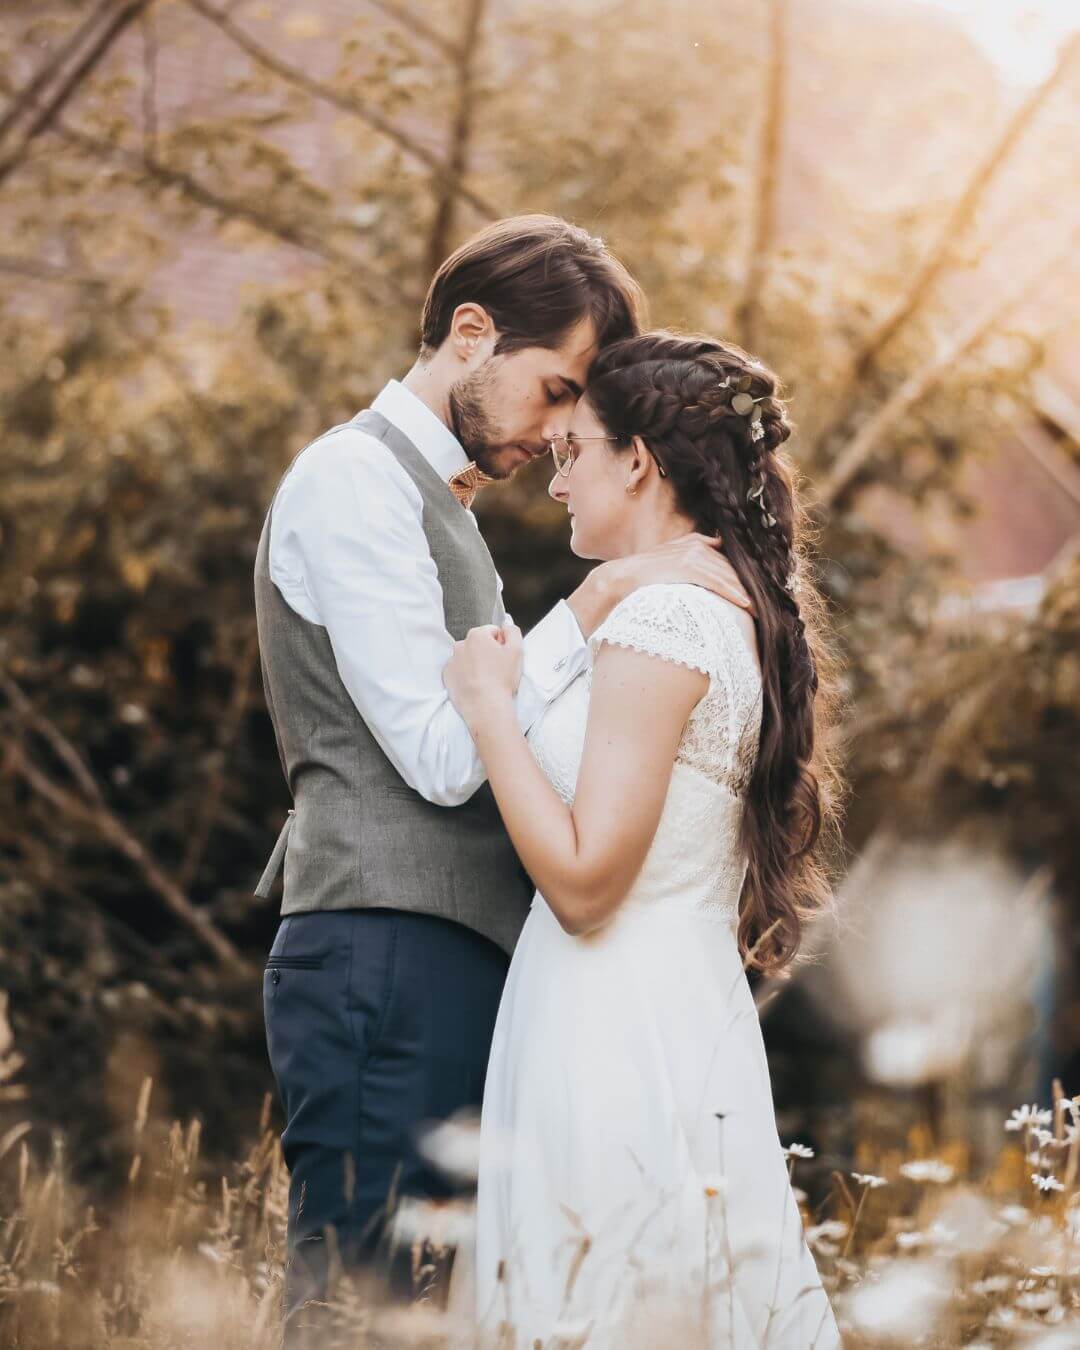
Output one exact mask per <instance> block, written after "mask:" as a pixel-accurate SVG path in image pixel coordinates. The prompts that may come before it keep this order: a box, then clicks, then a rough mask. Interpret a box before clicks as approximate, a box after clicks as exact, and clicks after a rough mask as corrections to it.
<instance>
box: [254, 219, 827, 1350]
mask: <svg viewBox="0 0 1080 1350" xmlns="http://www.w3.org/2000/svg"><path fill="white" fill-rule="evenodd" d="M640 310H641V305H640V293H639V290H638V287H637V286H636V284H635V282H634V281H633V279H632V278H631V277H630V275H629V274H628V273H627V271H626V269H625V268H624V267H623V266H622V265H621V264H620V263H619V262H618V260H617V259H616V258H614V257H613V256H612V255H611V254H610V253H609V252H608V251H607V250H606V249H605V247H604V246H603V244H602V243H601V242H600V241H599V240H597V239H595V238H593V237H591V236H589V235H588V234H587V233H586V232H584V231H583V230H580V229H578V228H576V227H574V226H572V225H569V224H568V223H566V222H565V221H562V220H559V219H557V218H554V217H550V216H522V217H515V218H511V219H508V220H504V221H499V222H497V223H496V224H494V225H492V226H490V227H488V228H487V229H485V230H483V231H481V232H480V233H479V234H478V235H476V236H475V237H473V238H472V239H470V240H469V241H467V242H466V243H465V244H464V245H463V246H462V247H461V248H459V249H458V250H457V252H455V253H454V254H453V255H452V256H451V257H450V258H448V259H447V260H446V262H445V263H444V264H443V265H442V267H441V268H440V269H439V271H438V273H437V274H436V276H435V278H434V280H433V281H432V283H431V287H430V290H429V292H428V296H427V300H426V302H425V306H424V312H423V319H422V341H421V346H420V351H419V355H418V358H417V360H416V363H415V365H414V366H413V367H412V369H411V370H410V371H409V372H408V373H407V374H406V375H405V376H404V378H403V379H402V380H401V381H400V382H398V381H395V380H392V381H391V382H390V383H389V384H387V386H386V387H385V388H384V389H383V390H382V392H381V393H380V394H379V396H378V397H377V398H376V400H375V402H374V403H373V404H372V406H371V407H370V408H369V409H366V410H365V411H363V412H360V413H359V414H357V416H356V417H354V418H353V419H352V420H351V421H350V422H347V423H345V424H344V425H342V426H338V427H335V428H333V429H331V430H330V431H327V432H326V433H324V434H323V435H321V436H320V437H319V438H318V439H317V440H315V441H314V442H312V443H311V444H310V445H308V446H307V447H305V448H304V449H303V450H302V451H301V452H300V454H299V455H298V456H297V457H296V458H295V459H294V461H293V462H292V465H291V466H290V468H289V469H288V471H287V472H286V474H285V476H284V478H283V479H282V481H281V483H280V485H279V487H278V489H277V492H276V494H275V496H274V499H273V502H272V504H271V506H270V510H269V512H268V514H267V517H266V523H265V526H264V529H263V533H262V537H261V540H260V543H259V549H258V555H257V560H256V567H255V598H256V610H257V616H258V630H259V642H260V649H261V655H262V667H263V679H264V685H265V691H266V698H267V704H268V706H269V710H270V714H271V717H272V719H273V723H274V728H275V733H276V736H277V741H278V747H279V750H280V754H281V759H282V763H283V766H284V769H285V773H286V776H287V778H288V782H289V787H290V790H291V792H292V797H293V803H294V809H293V811H292V812H290V814H289V817H288V819H287V821H286V824H285V827H284V829H283V831H282V834H281V837H280V839H279V841H278V845H277V847H276V848H275V850H274V854H273V856H272V857H271V859H270V862H269V863H268V865H267V869H266V872H265V874H264V876H263V879H262V882H261V883H260V886H259V893H260V894H266V893H267V891H268V889H269V886H270V885H271V884H272V882H273V881H274V879H275V877H276V875H277V873H278V870H279V869H280V868H281V867H282V864H283V867H284V894H283V900H282V905H281V914H282V921H281V924H280V927H279V929H278V932H277V935H276V937H275V940H274V943H273V947H272V950H271V953H270V956H269V958H268V961H267V966H266V971H265V975H264V985H263V1000H264V1010H265V1019H266V1031H267V1044H268V1049H269V1056H270V1062H271V1066H272V1069H273V1072H274V1076H275V1080H276V1083H277V1087H278V1090H279V1093H280V1097H281V1101H282V1106H283V1110H284V1114H285V1119H286V1128H285V1131H284V1134H283V1136H282V1143H283V1148H284V1155H285V1161H286V1163H287V1165H288V1168H289V1172H290V1200H289V1230H288V1247H289V1250H288V1260H287V1268H286V1285H285V1310H286V1340H287V1344H294V1345H299V1344H301V1343H302V1336H303V1332H302V1327H303V1325H304V1323H305V1320H306V1317H307V1315H308V1314H310V1311H311V1309H312V1308H313V1307H314V1306H315V1305H317V1304H318V1302H319V1300H321V1299H324V1298H325V1296H326V1290H327V1284H328V1280H329V1279H330V1272H331V1269H332V1268H333V1267H334V1265H335V1263H336V1262H338V1261H340V1263H341V1264H342V1265H343V1266H344V1267H345V1268H346V1269H353V1270H355V1269H360V1270H367V1271H369V1272H370V1271H372V1270H375V1269H381V1268H382V1265H383V1264H384V1263H383V1259H382V1258H383V1254H384V1253H385V1250H386V1246H387V1242H386V1237H387V1233H388V1232H389V1231H390V1229H391V1227H392V1223H393V1216H394V1210H395V1206H396V1205H397V1204H398V1202H400V1201H404V1200H405V1199H408V1198H411V1197H427V1198H436V1199H437V1198H439V1197H446V1196H449V1195H451V1194H452V1192H453V1184H452V1182H451V1180H449V1179H448V1178H447V1176H446V1175H445V1174H444V1173H443V1172H441V1171H440V1170H439V1169H438V1168H437V1167H436V1166H435V1165H434V1164H433V1163H432V1162H431V1161H430V1158H429V1155H428V1154H427V1153H426V1152H425V1150H424V1148H423V1146H422V1138H421V1132H422V1131H423V1130H424V1129H425V1128H427V1127H429V1126H430V1125H431V1124H432V1122H439V1121H445V1120H448V1119H449V1118H451V1117H452V1116H454V1115H455V1113H458V1112H460V1111H463V1110H467V1109H468V1108H470V1107H471V1108H474V1109H475V1108H477V1107H481V1108H482V1109H481V1129H480V1163H479V1177H478V1183H477V1208H476V1230H475V1239H474V1240H472V1239H471V1240H470V1242H469V1244H468V1249H467V1250H466V1249H463V1250H459V1252H458V1255H457V1259H456V1261H455V1264H454V1271H453V1287H452V1289H451V1302H452V1304H453V1305H454V1307H455V1308H456V1309H458V1310H462V1309H464V1311H465V1313H466V1320H467V1322H468V1325H469V1328H470V1336H471V1338H472V1341H474V1342H475V1343H476V1344H480V1345H484V1344H492V1345H495V1344H498V1345H501V1346H514V1345H517V1346H529V1347H531V1346H533V1345H534V1344H539V1345H548V1344H551V1345H556V1344H566V1343H573V1344H580V1345H584V1346H587V1347H590V1348H592V1347H624V1346H626V1347H628V1346H631V1345H641V1346H658V1345H680V1346H683V1345H684V1346H688V1347H689V1346H694V1345H700V1346H702V1347H709V1348H710V1350H712V1348H713V1347H725V1348H726V1350H744V1348H745V1350H758V1348H759V1347H765V1346H768V1347H772V1348H773V1350H808V1348H809V1347H811V1346H813V1347H816V1348H817V1350H826V1348H827V1347H834V1346H837V1345H839V1343H840V1342H839V1335H838V1332H837V1327H836V1323H835V1321H834V1318H833V1314H832V1311H831V1309H830V1307H829V1303H828V1299H827V1297H826V1295H825V1292H824V1290H823V1288H822V1285H821V1283H820V1280H819V1279H818V1275H817V1271H816V1269H815V1265H814V1261H813V1259H812V1257H811V1255H810V1252H809V1250H808V1248H807V1246H806V1244H805V1241H804V1239H803V1234H802V1223H801V1217H800V1214H799V1210H798V1206H797V1203H796V1200H795V1197H794V1195H793V1193H792V1189H791V1186H790V1183H789V1180H788V1171H787V1167H786V1165H785V1161H784V1153H783V1150H782V1147H781V1144H780V1140H779V1138H778V1136H777V1131H776V1123H775V1117H774V1112H773V1104H772V1096H771V1090H770V1082H769V1073H768V1065H767V1062H766V1058H765V1051H764V1046H763V1042H762V1036H761V1030H760V1026H759V1022H758V1017H757V1012H756V1009H755V1006H754V1001H753V997H752V995H751V991H750V988H749V985H748V983H747V979H746V973H745V968H746V966H748V965H753V966H756V967H757V968H759V969H762V970H766V971H774V972H779V971H782V970H783V969H784V967H785V966H787V965H788V964H790V962H791V960H792V959H793V957H794V956H795V954H796V952H797V949H798V945H799V940H800V932H801V927H802V924H803V923H804V921H805V920H806V919H807V918H808V917H809V916H810V915H811V914H812V913H813V912H814V911H815V910H816V909H818V908H820V907H821V906H822V905H824V904H825V903H826V901H827V896H828V890H827V885H826V882H825V880H824V875H823V871H822V867H821V862H820V858H819V856H818V854H819V848H820V843H821V839H822V837H823V830H824V829H826V828H827V827H829V826H830V824H831V820H830V807H829V802H828V796H827V793H826V792H825V790H824V789H823V786H822V785H821V775H820V773H818V772H817V769H818V763H817V758H816V753H817V752H815V739H814V729H815V728H814V709H815V703H816V701H817V694H818V673H817V667H816V663H815V655H814V651H813V649H812V645H811V638H812V636H813V633H812V628H811V631H808V627H807V624H808V615H807V613H806V602H807V601H811V600H813V599H814V596H813V594H812V591H811V582H810V580H809V578H808V577H805V576H800V569H799V566H798V538H797V536H798V528H799V519H800V517H799V506H798V502H797V500H796V497H795V494H794V486H793V475H792V472H791V466H790V464H789V462H788V461H787V460H786V459H785V457H784V455H783V453H782V452H781V446H782V443H783V442H784V441H785V440H786V438H787V437H788V435H789V434H790V430H791V428H790V424H789V423H788V421H787V420H786V416H785V408H784V404H783V402H782V401H781V399H780V397H779V382H778V380H777V378H776V377H775V375H774V374H773V373H772V372H771V371H770V370H768V369H767V368H766V367H765V366H764V365H763V364H761V363H760V362H759V361H756V360H754V359H753V358H752V357H751V356H749V355H748V354H747V353H746V352H744V351H743V350H742V349H740V348H738V347H736V346H734V345H733V344H730V343H727V342H724V341H721V340H719V339H709V338H705V337H681V336H677V335H674V334H671V333H668V332H641V331H640V327H639V315H640ZM548 454H550V455H551V457H552V460H553V465H552V470H553V471H552V478H551V484H550V487H549V489H548V490H549V493H550V495H551V496H552V497H553V498H554V499H555V500H556V501H558V502H560V503H562V504H563V505H565V507H566V509H567V511H568V514H569V516H570V520H571V530H572V533H571V548H572V550H573V551H574V553H575V554H577V555H578V556H579V557H582V558H590V559H597V560H599V561H598V565H597V566H596V567H595V568H594V569H593V570H592V571H591V572H590V573H589V574H588V576H587V577H586V579H585V580H584V581H583V582H582V584H581V585H580V586H579V587H578V589H577V590H576V591H574V593H573V594H572V595H570V596H568V597H567V599H566V600H563V601H560V602H559V603H558V604H556V605H555V607H554V608H553V609H552V610H551V611H550V613H549V614H547V616H546V617H545V618H543V619H542V620H541V621H540V622H539V623H538V624H537V625H536V626H535V627H534V628H533V629H532V630H531V631H530V632H529V633H528V634H527V635H525V636H524V637H523V636H522V634H521V632H520V630H519V629H517V628H516V627H515V626H514V625H513V623H512V622H511V620H510V618H509V616H508V615H507V613H506V611H505V609H504V607H503V595H502V585H501V582H500V579H499V576H498V574H497V572H496V570H495V566H494V564H493V562H492V559H491V555H490V553H489V551H488V549H487V547H486V545H485V543H484V540H483V538H482V536H481V534H480V531H479V528H478V526H477V522H476V518H475V516H474V515H473V513H472V510H471V509H470V508H471V505H472V501H473V497H474V495H475V493H476V491H477V489H478V488H479V487H482V486H483V484H485V483H487V482H491V481H497V480H505V479H508V478H509V477H510V476H511V475H512V474H513V473H514V472H515V471H516V470H517V469H518V468H520V467H521V466H522V465H523V464H525V463H527V462H528V461H529V460H530V459H533V458H536V457H538V456H541V455H548ZM384 1278H386V1279H388V1280H389V1283H390V1287H391V1290H392V1291H393V1290H396V1291H397V1292H402V1293H405V1294H406V1296H407V1295H408V1293H409V1290H408V1289H407V1288H402V1285H403V1283H404V1282H405V1277H404V1276H403V1275H402V1273H401V1272H400V1270H398V1271H397V1272H396V1273H395V1269H394V1266H393V1264H391V1266H390V1269H389V1273H388V1274H387V1275H385V1276H384ZM316 1343H317V1342H316Z"/></svg>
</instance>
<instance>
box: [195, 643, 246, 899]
mask: <svg viewBox="0 0 1080 1350" xmlns="http://www.w3.org/2000/svg"><path fill="white" fill-rule="evenodd" d="M258 659H259V640H258V637H257V636H256V634H255V633H254V632H252V634H251V635H250V637H249V638H248V640H247V642H245V643H244V646H243V647H242V649H241V651H240V655H239V658H238V660H237V662H236V669H235V671H234V673H233V687H232V697H231V698H230V700H229V706H228V707H227V708H226V710H225V714H224V716H223V717H222V719H221V722H220V725H219V727H218V735H217V744H216V746H215V747H214V754H213V760H212V765H213V767H212V771H211V774H210V781H209V782H208V783H207V785H206V787H205V789H204V790H203V793H202V795H201V797H200V798H199V810H198V814H197V816H196V819H195V823H194V825H193V827H192V829H191V832H190V834H189V835H188V846H187V849H186V850H185V853H184V861H183V862H182V863H181V865H180V874H179V882H180V885H181V886H183V887H184V889H185V890H186V889H187V888H188V887H189V886H191V884H192V883H193V882H194V880H195V878H196V876H197V875H198V872H199V865H200V864H201V862H202V859H203V854H204V853H205V852H206V845H207V843H208V842H209V839H210V834H211V831H212V830H213V828H214V822H215V820H216V819H217V812H218V806H219V805H220V804H221V798H222V795H223V794H224V791H225V774H226V769H227V768H228V762H229V751H230V750H231V749H232V747H233V745H234V744H235V742H236V737H237V735H238V734H239V731H240V724H241V723H242V721H243V719H244V714H245V713H246V712H247V709H248V702H249V699H250V696H251V677H252V675H253V674H254V672H255V666H256V663H257V662H258Z"/></svg>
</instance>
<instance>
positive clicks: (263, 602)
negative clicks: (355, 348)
mask: <svg viewBox="0 0 1080 1350" xmlns="http://www.w3.org/2000/svg"><path fill="white" fill-rule="evenodd" d="M345 425H349V426H356V427H359V428H360V429H361V430H362V431H364V432H366V433H367V434H368V435H370V436H374V437H375V438H376V439H378V440H380V441H382V442H383V444H384V445H385V446H386V447H387V449H388V450H390V452H391V453H392V454H393V456H394V458H395V459H396V460H397V461H398V463H399V464H400V465H401V467H402V468H403V469H404V470H405V472H406V473H407V474H408V475H409V477H410V478H411V479H412V480H413V482H414V483H415V484H416V486H417V488H418V490H419V492H420V495H421V497H422V498H423V501H424V513H423V528H424V534H425V535H426V536H427V541H428V547H429V548H430V549H431V556H432V558H433V559H434V560H435V565H436V567H437V568H438V572H439V581H440V583H441V585H442V593H443V610H444V615H445V619H446V627H447V630H448V631H449V633H450V635H451V636H452V637H453V638H454V639H455V641H459V640H460V639H461V638H463V637H464V636H465V634H466V633H467V632H468V631H469V629H470V628H476V627H478V626H480V625H482V624H487V623H491V622H492V615H493V614H494V613H495V610H496V605H497V603H498V586H497V580H496V574H495V565H494V563H493V562H492V560H491V554H490V553H489V552H488V549H487V545H486V544H485V543H484V541H483V539H482V538H481V537H480V533H479V531H478V530H477V529H476V526H475V524H474V523H473V521H472V520H471V519H470V518H469V514H468V512H467V511H466V510H465V509H464V508H463V507H462V506H461V504H460V503H459V502H458V501H457V499H456V498H455V497H454V495H453V493H452V492H451V491H450V489H449V488H448V487H447V485H446V483H445V482H444V481H443V480H442V479H441V478H440V477H439V475H438V474H437V473H436V472H435V470H434V469H433V468H432V467H431V465H430V464H429V463H428V461H427V460H426V459H425V458H424V456H423V455H422V454H421V453H420V452H419V450H417V448H416V447H415V446H414V445H413V444H412V442H411V441H410V440H409V439H408V437H406V436H405V435H403V434H402V432H400V431H399V430H398V429H397V428H396V427H395V426H392V425H391V423H390V422H388V421H387V420H386V418H385V417H383V416H381V414H379V413H376V412H372V411H370V410H368V411H366V412H362V413H359V414H358V415H357V416H356V417H355V418H353V420H352V422H351V423H347V424H345ZM333 430H335V431H336V430H340V428H336V427H335V428H333ZM326 434H327V435H329V434H331V433H329V432H328V433H326ZM357 453H362V451H358V452H357ZM293 462H294V463H295V460H294V461H293ZM288 472H289V471H288V470H287V471H286V474H285V477H288ZM284 481H285V478H283V479H282V482H284ZM278 491H280V484H279V486H278ZM276 499H277V495H276V493H275V501H276ZM273 516H274V504H273V502H272V503H271V505H270V510H269V511H268V513H267V516H266V522H265V524H264V525H263V530H262V536H261V538H260V540H259V549H258V553H257V555H256V559H255V614H256V618H257V621H258V630H259V650H260V655H261V658H262V674H263V688H264V689H265V692H266V704H267V707H268V708H269V710H270V717H271V720H272V721H273V724H274V734H275V736H276V737H277V744H278V752H279V754H280V755H281V762H282V766H283V768H284V770H285V776H286V778H287V779H288V783H289V789H290V791H291V792H292V797H293V810H292V811H291V812H290V813H289V817H288V819H287V820H286V822H285V827H284V829H283V830H282V832H281V837H280V838H279V839H278V842H277V846H276V847H275V849H274V852H273V854H272V855H271V857H270V861H269V862H268V863H267V866H266V871H265V872H264V873H263V877H262V880H261V881H260V883H259V887H258V889H257V891H256V894H257V895H266V894H267V893H268V891H269V888H270V886H271V884H272V883H273V881H274V878H275V877H276V875H277V872H278V870H279V868H280V866H281V861H282V858H284V863H285V891H284V896H283V898H282V904H281V913H282V914H283V915H286V914H299V913H302V912H305V911H308V910H316V909H357V908H368V907H371V906H380V907H385V908H389V909H401V910H411V911H419V912H421V913H424V914H437V915H441V916H442V917H443V918H446V919H452V920H453V921H454V922H456V923H460V924H464V925H465V926H466V927H467V928H471V929H474V930H475V931H476V932H478V933H481V934H483V936H484V937H487V938H490V939H491V941H493V942H496V943H498V945H499V946H500V947H502V948H503V949H504V950H505V951H507V952H511V951H513V948H514V944H515V942H516V941H517V937H518V934H519V932H520V931H521V925H522V924H523V923H524V921H525V915H526V913H527V912H528V906H529V899H530V897H531V895H532V885H531V883H530V881H529V878H528V876H527V875H526V873H525V871H524V869H523V868H522V866H521V864H520V862H519V861H518V857H517V854H516V853H515V852H514V849H513V846H512V845H511V843H510V839H509V837H508V835H507V833H506V831H505V829H504V827H503V824H502V820H501V819H500V817H499V812H498V809H497V807H496V805H495V798H494V796H493V795H492V792H491V788H490V787H489V786H488V784H487V783H484V784H482V785H481V787H480V788H478V789H477V791H476V792H475V793H474V794H473V795H472V797H470V798H469V800H468V801H467V802H465V803H464V804H463V805H461V806H456V807H445V806H433V805H432V804H431V803H430V802H428V801H426V800H425V799H424V798H423V797H421V796H420V794H419V793H417V792H414V791H413V790H412V788H410V787H409V786H408V785H407V784H406V783H405V782H404V781H403V779H402V778H401V776H400V775H399V774H398V772H397V770H396V769H395V768H394V767H393V765H392V764H391V763H390V761H389V760H388V759H387V757H386V756H385V755H384V754H383V752H382V750H381V749H380V747H379V745H378V742H377V741H376V740H375V738H374V736H373V735H372V734H371V732H370V731H369V730H368V727H367V724H366V723H365V722H364V720H363V718H362V717H361V716H360V714H359V712H357V710H356V706H355V704H354V703H353V701H352V699H351V698H350V697H349V694H348V691H347V690H346V688H345V686H344V684H343V683H342V681H341V677H340V675H339V674H338V670H337V665H336V663H335V661H334V653H333V650H332V648H331V646H330V639H329V638H328V637H327V634H326V629H325V628H322V627H320V626H319V625H318V624H314V623H309V622H308V621H307V620H306V619H304V618H301V616H300V615H299V614H297V613H296V612H295V610H293V609H292V608H291V607H290V606H289V605H288V604H287V603H286V601H285V600H284V599H283V598H282V596H281V593H280V592H279V591H278V589H277V587H276V586H275V585H274V583H273V581H272V580H271V577H270V564H269V552H270V529H271V522H272V521H273ZM497 621H498V617H496V622H497Z"/></svg>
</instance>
